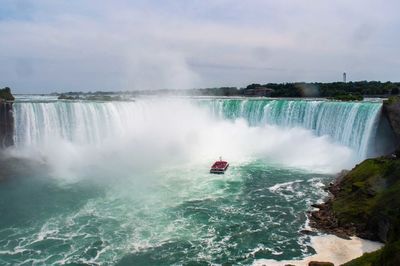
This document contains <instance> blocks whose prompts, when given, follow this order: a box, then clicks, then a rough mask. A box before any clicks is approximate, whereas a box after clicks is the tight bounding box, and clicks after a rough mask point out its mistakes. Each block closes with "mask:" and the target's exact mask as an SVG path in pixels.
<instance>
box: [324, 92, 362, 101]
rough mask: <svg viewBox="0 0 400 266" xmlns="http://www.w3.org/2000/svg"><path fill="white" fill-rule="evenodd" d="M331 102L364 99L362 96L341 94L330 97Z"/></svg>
mask: <svg viewBox="0 0 400 266" xmlns="http://www.w3.org/2000/svg"><path fill="white" fill-rule="evenodd" d="M329 99H331V100H337V101H362V100H364V97H363V96H362V95H361V94H351V93H349V94H340V95H336V96H333V97H329Z"/></svg>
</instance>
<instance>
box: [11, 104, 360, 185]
mask: <svg viewBox="0 0 400 266" xmlns="http://www.w3.org/2000/svg"><path fill="white" fill-rule="evenodd" d="M16 108H17V109H16V114H17V124H16V126H17V130H18V133H17V136H16V141H17V147H16V148H15V149H12V150H10V152H11V153H12V154H13V155H14V156H24V157H28V158H33V159H36V160H40V161H42V162H44V163H46V164H48V165H49V166H50V167H51V169H52V171H53V175H54V176H55V177H66V178H72V179H74V178H79V177H88V176H90V177H96V178H100V177H105V178H107V177H121V178H123V177H126V176H132V175H133V174H134V173H138V172H140V173H144V172H151V171H157V170H160V169H163V168H165V167H175V168H185V167H189V168H190V167H195V168H199V169H202V170H201V171H205V172H206V171H208V167H209V166H210V164H211V163H212V162H213V161H215V160H216V159H218V158H219V156H223V158H224V159H226V160H228V161H229V162H230V163H231V165H233V166H234V165H241V164H244V163H246V162H249V161H252V160H263V161H265V162H266V163H273V164H280V165H283V166H287V167H295V168H300V169H305V170H310V171H314V172H325V173H333V172H337V171H340V170H341V169H343V168H347V167H350V166H352V164H353V163H354V162H355V154H354V152H353V151H352V150H350V149H349V148H347V147H345V146H340V145H338V144H335V143H334V142H333V141H332V140H331V139H330V138H329V137H327V136H322V137H316V136H314V135H313V133H312V132H311V131H309V130H305V129H302V128H290V129H288V128H280V127H278V126H271V125H264V126H257V127H250V126H249V125H248V123H247V122H246V121H245V120H242V119H237V120H234V121H228V120H223V119H218V118H216V117H215V116H213V115H211V113H210V110H208V109H207V108H204V107H200V106H199V105H198V104H196V103H195V102H192V101H189V100H184V99H182V100H181V99H163V100H160V99H144V100H138V101H136V102H108V103H95V102H73V103H68V102H52V103H20V104H19V105H17V106H16ZM203 168H204V169H203Z"/></svg>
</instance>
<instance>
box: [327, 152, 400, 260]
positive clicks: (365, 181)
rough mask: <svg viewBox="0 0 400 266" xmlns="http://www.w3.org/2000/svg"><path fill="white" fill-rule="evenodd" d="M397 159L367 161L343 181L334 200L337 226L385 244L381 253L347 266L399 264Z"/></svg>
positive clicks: (399, 167)
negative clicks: (349, 228)
mask: <svg viewBox="0 0 400 266" xmlns="http://www.w3.org/2000/svg"><path fill="white" fill-rule="evenodd" d="M397 155H398V156H399V155H400V152H398V153H397ZM398 156H397V157H380V158H375V159H368V160H365V161H364V162H362V163H361V164H359V165H357V166H356V167H355V168H354V169H353V170H352V171H350V172H349V173H348V174H347V175H346V176H345V177H344V178H343V179H342V181H341V182H340V190H339V191H338V192H337V194H336V195H335V198H334V199H333V200H332V211H333V213H334V215H335V216H336V218H337V220H338V226H339V227H353V229H354V231H355V232H356V234H357V235H359V236H361V237H364V238H369V239H371V240H379V241H382V242H384V243H386V244H385V246H384V247H383V248H382V249H381V250H378V251H376V252H373V253H369V254H365V255H363V256H362V257H360V258H358V259H355V260H353V261H350V262H348V263H346V264H345V265H346V266H358V265H360V266H361V265H400V159H399V158H398Z"/></svg>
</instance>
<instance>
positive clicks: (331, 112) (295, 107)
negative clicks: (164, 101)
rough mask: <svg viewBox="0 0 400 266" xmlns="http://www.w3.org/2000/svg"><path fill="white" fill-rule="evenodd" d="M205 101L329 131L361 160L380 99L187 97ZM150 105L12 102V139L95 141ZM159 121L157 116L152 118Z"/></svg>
mask: <svg viewBox="0 0 400 266" xmlns="http://www.w3.org/2000/svg"><path fill="white" fill-rule="evenodd" d="M192 101H198V102H199V103H200V105H205V106H206V107H208V108H209V110H210V111H211V112H212V113H213V114H214V115H215V116H217V117H219V118H221V119H231V120H235V119H239V118H244V119H246V120H247V121H248V123H249V124H250V126H262V125H266V124H268V125H278V126H281V127H289V128H292V127H301V128H305V129H310V130H312V131H313V132H314V134H315V135H317V136H323V135H328V136H330V137H331V138H332V139H334V140H335V141H336V142H338V143H339V144H342V145H345V146H348V147H350V148H352V149H354V150H355V151H356V152H357V154H358V156H359V158H360V159H364V158H366V157H367V156H368V148H369V144H370V141H371V138H373V137H374V134H375V132H376V126H377V122H378V121H377V120H378V117H379V113H380V110H381V104H380V103H373V102H358V103H353V102H332V101H320V100H313V101H308V100H242V99H207V100H192ZM149 108H152V107H151V106H149V104H148V103H146V101H138V102H105V103H104V102H72V103H71V102H62V101H56V102H40V103H37V102H30V103H27V102H24V103H16V104H15V106H14V110H15V118H16V123H15V127H16V128H15V132H16V135H15V143H16V144H17V145H18V146H20V145H26V144H32V143H39V142H41V141H43V140H45V139H48V138H49V137H52V136H59V137H61V138H64V139H67V140H70V141H77V142H84V143H99V142H101V140H102V139H104V138H106V137H119V136H121V135H124V134H127V132H129V131H130V130H131V129H132V128H130V127H141V125H140V123H141V122H143V119H145V116H146V115H147V114H146V112H149V111H156V110H149ZM154 122H155V123H158V122H159V121H154Z"/></svg>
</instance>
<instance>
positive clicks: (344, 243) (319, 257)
mask: <svg viewBox="0 0 400 266" xmlns="http://www.w3.org/2000/svg"><path fill="white" fill-rule="evenodd" d="M311 246H312V247H313V248H314V250H315V252H316V254H315V255H312V256H309V257H306V258H304V259H301V260H285V261H276V260H266V259H259V260H256V261H254V263H253V265H254V266H263V265H265V266H284V265H287V264H291V265H296V266H307V265H308V263H309V262H310V261H324V262H332V263H333V264H335V265H341V264H343V263H345V262H348V261H350V260H353V259H355V258H358V257H360V256H362V255H363V254H364V253H366V252H373V251H376V250H378V249H380V248H381V247H382V246H383V244H382V243H379V242H373V241H369V240H365V239H361V238H358V237H352V238H351V239H350V240H346V239H343V238H339V237H337V236H334V235H322V236H312V237H311Z"/></svg>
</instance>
